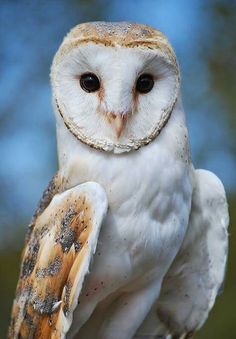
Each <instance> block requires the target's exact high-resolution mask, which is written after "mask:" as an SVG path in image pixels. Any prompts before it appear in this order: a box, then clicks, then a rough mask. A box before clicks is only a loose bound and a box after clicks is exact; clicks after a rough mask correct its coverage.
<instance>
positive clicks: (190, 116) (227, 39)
mask: <svg viewBox="0 0 236 339" xmlns="http://www.w3.org/2000/svg"><path fill="white" fill-rule="evenodd" d="M93 20H96V21H97V20H105V21H136V22H141V23H146V24H149V25H152V26H154V27H155V28H158V29H160V30H161V31H163V32H164V33H165V34H166V35H167V36H168V38H169V40H170V41H171V43H172V44H173V46H174V48H175V51H176V54H177V57H178V61H179V64H180V68H181V74H182V97H183V102H184V107H185V111H186V115H187V121H188V127H189V133H190V141H191V149H192V158H193V163H194V165H195V167H198V168H199V167H201V168H206V169H209V170H212V171H214V172H215V173H216V174H217V175H218V176H219V177H220V178H221V180H222V181H223V183H224V185H225V187H226V190H227V195H228V197H229V205H230V208H231V228H230V234H231V235H230V243H231V246H230V256H229V265H228V273H227V279H226V285H225V291H224V294H223V297H222V298H219V300H218V302H217V305H216V307H214V309H213V311H212V312H211V316H210V319H209V320H208V321H207V324H206V325H205V326H204V329H203V330H202V331H201V332H200V334H199V335H198V336H197V337H198V338H204V339H224V338H227V339H234V338H236V333H235V329H236V328H235V323H236V318H235V314H236V313H235V305H234V304H233V303H232V300H234V301H235V300H236V289H235V281H236V270H235V261H234V257H235V255H236V254H235V248H236V237H235V234H234V233H235V232H234V224H235V220H236V213H235V204H236V139H235V131H236V115H235V113H236V100H235V99H236V58H235V55H236V34H235V33H236V1H231V0H191V1H189V0H178V1H177V0H50V1H46V0H40V1H39V0H38V1H36V0H30V1H29V0H28V1H27V0H22V1H17V0H12V1H7V0H1V2H0V46H1V48H0V275H1V277H0V292H1V303H0V314H1V316H0V336H1V337H2V336H3V335H4V334H5V332H6V328H7V324H8V323H9V313H10V307H11V303H12V299H13V294H14V289H15V285H16V279H17V275H18V270H19V260H20V259H19V258H20V256H19V253H18V249H19V247H22V246H23V244H22V242H23V240H22V235H23V234H24V232H25V227H26V225H27V223H28V222H29V220H30V217H31V215H32V214H33V211H34V209H35V206H36V204H37V201H38V200H39V198H40V196H41V194H42V191H43V189H44V188H45V187H46V186H47V183H48V181H49V180H50V178H51V177H52V175H53V174H54V173H55V171H56V170H57V154H56V137H55V122H54V117H53V112H52V107H51V92H50V81H49V73H50V65H51V62H52V58H53V56H54V54H55V52H56V50H57V48H58V47H59V45H60V43H61V41H62V39H63V37H64V36H65V34H66V33H67V32H68V31H69V30H70V28H72V27H73V26H74V25H76V24H78V23H81V22H86V21H93Z"/></svg>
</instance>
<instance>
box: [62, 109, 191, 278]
mask: <svg viewBox="0 0 236 339" xmlns="http://www.w3.org/2000/svg"><path fill="white" fill-rule="evenodd" d="M62 124H63V122H62V121H59V122H58V130H57V132H58V153H59V166H60V172H61V174H62V175H63V176H64V177H65V178H67V187H68V188H69V187H72V186H74V185H77V184H79V183H82V182H86V181H95V182H98V183H99V184H101V185H102V186H103V187H104V188H105V190H106V192H107V195H108V202H109V212H108V215H107V218H106V221H105V224H104V225H103V227H102V232H101V235H100V242H99V244H98V250H97V254H96V257H95V264H94V265H93V266H94V267H95V271H96V268H97V267H100V268H99V274H101V266H102V267H103V270H107V271H105V272H103V274H104V273H105V274H108V273H109V274H110V275H111V276H112V277H111V280H114V276H115V279H117V280H119V279H120V276H116V275H117V274H118V272H119V274H120V270H123V272H124V274H123V277H126V278H127V277H128V278H127V279H128V280H129V278H132V277H135V276H138V275H140V274H142V273H143V272H142V270H143V269H144V267H145V270H146V271H149V270H152V269H153V268H154V267H156V266H157V262H158V269H159V271H160V272H162V271H163V270H164V271H165V270H167V269H168V266H169V265H170V263H171V261H172V260H173V258H174V256H175V255H176V253H177V251H178V249H179V247H180V245H181V243H182V239H183V236H184V234H185V231H186V227H187V223H188V217H189V210H190V204H191V194H192V184H191V164H190V159H189V153H188V140H187V131H186V127H185V123H184V120H183V116H182V113H181V111H179V112H178V111H177V112H175V116H174V117H172V118H171V119H170V121H169V122H168V128H165V129H164V130H163V131H162V133H161V135H160V136H159V137H158V138H156V140H154V141H152V142H151V143H150V144H149V145H147V146H144V147H142V148H141V149H139V150H137V151H133V152H129V153H125V154H119V155H116V154H112V153H107V152H104V151H98V150H95V149H91V148H90V147H88V146H87V145H84V144H82V143H81V142H80V141H78V140H76V139H75V138H74V136H73V135H71V133H70V132H69V131H68V130H66V129H65V127H64V126H63V125H62ZM100 263H101V265H100ZM111 263H113V264H112V266H111ZM162 266H163V267H162ZM113 268H114V269H113ZM161 274H164V273H163V272H162V273H161Z"/></svg>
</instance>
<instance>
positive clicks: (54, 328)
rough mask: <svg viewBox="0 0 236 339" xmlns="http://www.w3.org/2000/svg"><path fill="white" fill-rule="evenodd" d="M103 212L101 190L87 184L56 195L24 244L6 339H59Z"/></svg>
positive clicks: (67, 324)
mask: <svg viewBox="0 0 236 339" xmlns="http://www.w3.org/2000/svg"><path fill="white" fill-rule="evenodd" d="M106 211H107V199H106V195H105V192H104V190H103V189H102V188H101V186H100V185H98V184H96V183H86V184H82V185H78V186H76V187H74V188H71V189H69V190H67V191H65V192H63V193H60V194H56V195H55V196H54V198H53V199H52V200H51V202H50V203H49V204H48V207H46V208H45V209H44V211H43V212H42V213H39V215H38V216H37V217H36V219H35V222H34V227H33V229H32V232H31V235H30V237H29V239H28V242H27V244H26V247H25V250H24V254H23V260H22V265H21V270H20V278H19V281H18V285H17V289H16V297H15V300H14V304H13V309H12V319H11V324H10V328H9V334H8V337H9V338H11V339H14V338H22V339H26V338H27V339H30V338H32V339H33V338H40V339H47V338H55V339H56V338H64V337H65V335H66V333H67V331H68V330H69V328H70V325H71V322H72V316H73V311H74V309H75V307H76V306H77V303H78V296H79V293H80V291H81V288H82V284H83V281H84V277H85V275H86V274H87V273H88V269H89V263H90V261H91V257H92V255H93V254H94V252H95V250H96V245H97V239H98V235H99V231H100V227H101V224H102V220H103V218H104V216H105V214H106Z"/></svg>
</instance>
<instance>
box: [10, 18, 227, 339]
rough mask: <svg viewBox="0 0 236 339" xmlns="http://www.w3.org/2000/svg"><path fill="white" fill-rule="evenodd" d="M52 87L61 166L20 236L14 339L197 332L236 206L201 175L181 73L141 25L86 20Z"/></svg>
mask: <svg viewBox="0 0 236 339" xmlns="http://www.w3.org/2000/svg"><path fill="white" fill-rule="evenodd" d="M51 81H52V92H53V105H54V108H55V116H56V128H57V141H58V159H59V170H58V173H57V174H56V175H55V176H54V177H53V179H52V181H51V182H50V184H49V186H48V188H47V189H46V191H45V192H44V194H43V197H42V199H41V201H40V204H39V207H38V209H37V211H36V212H35V214H34V217H33V219H32V222H31V224H30V226H29V228H28V232H27V235H26V241H25V248H24V251H23V255H22V264H21V270H20V277H19V282H18V285H17V289H16V297H15V300H14V304H13V309H12V318H11V324H10V328H9V338H25V339H26V338H43V339H47V338H80V339H83V338H86V339H89V338H98V339H99V338H100V339H118V338H119V339H120V338H121V339H130V338H157V337H158V338H190V337H192V336H193V334H194V333H195V331H196V330H198V329H199V328H200V327H201V326H202V325H203V323H204V322H205V320H206V318H207V316H208V313H209V311H210V310H211V308H212V307H213V305H214V302H215V298H216V296H217V294H218V291H219V289H220V287H221V285H222V281H223V278H224V271H225V265H226V259H227V226H228V209H227V202H226V197H225V191H224V188H223V185H222V183H221V182H220V180H219V179H218V178H217V177H216V176H215V175H214V174H213V173H211V172H209V171H205V170H195V169H194V167H193V165H192V163H191V157H190V151H189V141H188V131H187V127H186V122H185V114H184V110H183V107H182V103H181V94H180V72H179V67H178V64H177V61H176V56H175V53H174V51H173V48H172V47H171V45H170V43H169V42H168V40H167V38H166V37H165V36H164V35H163V34H162V33H161V32H160V31H158V30H156V29H153V28H151V27H149V26H146V25H141V24H133V23H127V22H120V23H106V22H94V23H86V24H80V25H78V26H76V27H75V28H73V29H72V30H71V31H70V33H69V34H68V35H67V36H66V37H65V39H64V41H63V42H62V44H61V46H60V48H59V50H58V52H57V53H56V55H55V58H54V61H53V65H52V69H51Z"/></svg>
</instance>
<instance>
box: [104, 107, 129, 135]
mask: <svg viewBox="0 0 236 339" xmlns="http://www.w3.org/2000/svg"><path fill="white" fill-rule="evenodd" d="M127 116H128V114H115V113H113V112H108V113H107V118H108V121H109V123H110V124H111V126H112V127H113V128H114V130H115V132H116V136H117V138H119V137H120V135H121V132H122V130H123V128H124V126H125V123H126V120H127Z"/></svg>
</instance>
